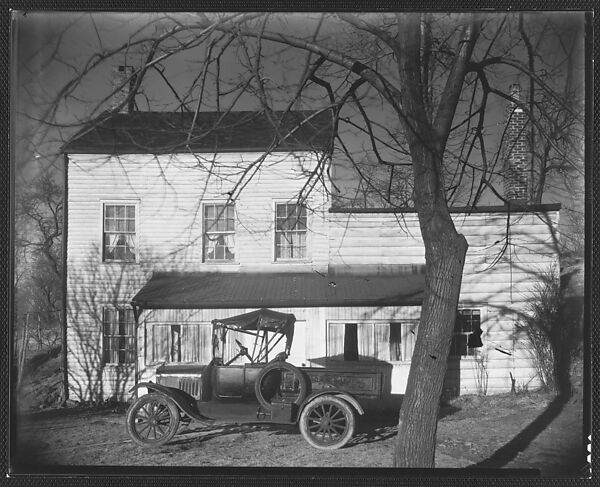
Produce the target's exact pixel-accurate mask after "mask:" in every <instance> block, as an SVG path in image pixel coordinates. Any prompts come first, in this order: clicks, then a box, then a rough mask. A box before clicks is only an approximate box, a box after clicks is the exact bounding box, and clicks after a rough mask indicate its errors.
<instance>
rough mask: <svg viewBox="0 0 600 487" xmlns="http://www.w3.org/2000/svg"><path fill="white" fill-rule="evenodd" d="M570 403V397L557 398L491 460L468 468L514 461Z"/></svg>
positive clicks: (500, 464) (492, 456) (496, 466)
mask: <svg viewBox="0 0 600 487" xmlns="http://www.w3.org/2000/svg"><path fill="white" fill-rule="evenodd" d="M568 401H569V397H568V396H556V397H555V398H554V399H553V400H552V401H551V402H550V404H548V407H547V408H546V409H545V410H544V411H543V412H542V413H541V414H540V415H539V416H538V417H537V418H535V419H534V420H533V421H532V422H531V423H530V424H529V425H528V426H527V427H526V428H525V429H523V430H522V431H521V432H520V433H519V434H518V435H516V436H515V437H514V438H513V439H512V440H510V441H509V442H508V443H506V444H505V445H503V446H502V447H500V448H499V449H498V450H496V451H495V452H494V453H493V454H492V455H491V456H490V457H489V458H486V459H485V460H482V461H481V462H478V463H476V464H474V465H470V466H469V467H467V468H500V467H504V466H505V465H506V464H508V463H509V462H510V461H512V460H514V459H515V458H516V457H517V455H518V454H519V453H520V452H522V451H523V450H525V449H526V448H527V447H528V446H529V445H530V444H531V442H532V441H533V440H535V438H536V437H537V436H538V435H539V434H540V433H541V432H542V431H544V430H545V429H546V428H547V427H548V426H549V425H550V423H552V421H554V419H556V417H557V416H558V415H559V414H560V413H561V411H562V410H563V408H564V407H565V404H567V402H568Z"/></svg>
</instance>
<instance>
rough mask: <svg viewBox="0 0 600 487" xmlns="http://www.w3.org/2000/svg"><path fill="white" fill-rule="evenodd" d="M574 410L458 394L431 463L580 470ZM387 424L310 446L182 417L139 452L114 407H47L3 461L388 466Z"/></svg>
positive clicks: (544, 397)
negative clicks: (159, 443) (338, 444)
mask: <svg viewBox="0 0 600 487" xmlns="http://www.w3.org/2000/svg"><path fill="white" fill-rule="evenodd" d="M582 409H583V407H582V403H581V400H580V399H578V398H575V399H572V400H571V401H569V402H568V403H566V404H564V403H560V402H558V401H556V400H554V399H553V397H552V396H551V395H548V394H542V393H525V394H518V395H515V394H506V395H501V396H488V397H485V396H465V397H461V398H458V399H456V400H454V401H453V402H451V403H450V404H447V405H445V406H444V407H443V408H442V410H441V414H440V416H441V419H440V421H439V427H438V445H437V452H436V467H441V468H464V467H469V468H492V469H493V468H505V469H512V468H523V469H532V468H533V469H539V471H540V473H541V475H543V476H553V477H554V476H569V477H580V476H582V475H584V472H585V471H584V470H583V469H582V466H583V460H584V454H583V448H582V425H583V414H582ZM394 423H395V418H389V419H388V420H381V419H380V420H378V421H372V420H371V421H368V422H367V421H364V420H363V421H360V422H359V423H358V429H357V434H356V437H355V438H354V439H353V440H352V442H351V443H350V444H349V445H348V446H347V447H345V448H343V449H341V450H335V451H320V450H316V449H313V448H312V447H310V446H309V445H308V443H306V442H305V441H304V440H303V438H302V436H301V435H300V433H299V432H298V429H297V427H292V426H290V427H281V426H277V427H276V426H269V425H250V424H242V425H238V424H232V423H217V424H215V425H213V426H211V427H203V426H201V425H199V424H197V423H191V424H190V425H189V426H188V427H187V428H186V429H183V430H181V431H180V432H179V433H178V434H177V436H175V438H173V440H171V442H170V443H168V444H167V445H165V446H163V447H159V448H157V449H144V448H141V447H139V446H137V445H136V444H134V443H132V441H131V440H130V439H129V437H128V436H127V433H126V431H125V410H124V408H123V406H117V407H115V406H113V407H112V408H104V409H98V408H96V409H85V408H81V407H77V408H71V409H59V410H47V411H42V412H37V413H27V414H24V415H21V416H20V417H18V418H17V424H16V440H17V441H16V450H14V453H15V454H16V456H15V457H14V458H13V461H12V465H13V467H14V468H15V469H17V470H18V471H21V472H26V471H32V470H34V469H35V470H38V471H39V470H41V471H44V470H45V469H48V467H50V468H56V466H63V467H73V466H84V465H85V466H169V467H222V466H235V467H363V468H364V467H390V466H391V463H392V453H393V448H394V437H395V434H396V429H395V426H394ZM67 471H68V469H67ZM117 471H118V470H117Z"/></svg>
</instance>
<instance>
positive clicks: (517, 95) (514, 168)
mask: <svg viewBox="0 0 600 487" xmlns="http://www.w3.org/2000/svg"><path fill="white" fill-rule="evenodd" d="M509 91H510V96H511V97H512V98H514V99H515V100H518V101H520V100H521V86H520V85H518V84H513V85H510V88H509ZM506 111H507V127H506V136H505V148H506V149H505V150H506V152H505V154H506V156H505V167H504V197H505V198H506V200H507V201H508V202H509V203H518V204H526V203H527V201H528V199H529V181H528V165H529V156H530V151H529V146H528V142H527V136H526V135H527V133H526V124H527V115H526V114H525V112H524V111H523V109H522V108H520V107H518V106H517V105H516V104H515V103H513V102H509V103H508V106H507V110H506Z"/></svg>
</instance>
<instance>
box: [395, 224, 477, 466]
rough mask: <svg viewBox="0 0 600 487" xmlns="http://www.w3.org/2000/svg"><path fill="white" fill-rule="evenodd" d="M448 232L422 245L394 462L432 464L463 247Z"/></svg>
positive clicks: (459, 238) (458, 237)
mask: <svg viewBox="0 0 600 487" xmlns="http://www.w3.org/2000/svg"><path fill="white" fill-rule="evenodd" d="M452 233H454V235H453V236H452V237H451V238H449V239H447V240H443V241H438V242H435V243H433V245H428V246H427V247H429V248H426V253H427V254H429V257H428V258H427V266H426V271H425V272H426V274H425V279H426V284H425V298H424V301H423V306H422V309H421V321H420V323H419V332H418V336H417V341H416V344H415V350H414V352H413V356H412V362H411V366H410V373H409V376H408V384H407V387H406V393H405V395H404V399H403V401H402V408H401V410H400V419H399V422H398V439H397V442H396V454H395V457H394V466H396V467H420V468H433V467H434V466H435V463H434V461H435V443H436V431H437V419H438V409H439V403H440V398H441V395H442V386H443V383H444V376H445V375H446V368H447V363H448V354H449V352H450V343H451V341H452V334H453V332H454V321H455V319H456V310H457V305H458V297H459V293H460V286H461V281H462V272H463V266H464V260H465V254H466V251H467V242H466V240H465V238H464V237H463V236H462V235H459V234H457V233H456V232H452ZM440 337H443V339H440Z"/></svg>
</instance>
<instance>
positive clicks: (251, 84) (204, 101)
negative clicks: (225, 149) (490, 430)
mask: <svg viewBox="0 0 600 487" xmlns="http://www.w3.org/2000/svg"><path fill="white" fill-rule="evenodd" d="M523 18H524V19H525V20H523ZM540 18H541V17H536V16H534V15H531V16H525V17H519V16H518V15H514V14H506V15H504V14H494V15H481V14H448V15H440V14H432V13H427V14H419V13H410V14H406V13H398V14H381V15H379V14H377V15H375V14H365V15H353V14H338V15H330V16H325V15H324V16H310V19H309V20H310V21H309V22H306V23H305V24H304V25H303V27H302V28H299V29H290V28H289V23H290V22H292V21H293V18H292V17H288V16H280V15H271V14H257V13H253V14H231V15H203V14H177V15H164V16H157V17H152V18H151V19H150V20H149V21H148V23H147V24H145V25H141V26H140V27H139V29H137V30H136V31H135V32H133V33H131V35H129V36H128V38H127V39H126V40H125V41H124V42H123V43H122V44H121V45H116V46H114V47H113V46H109V45H108V44H106V45H105V43H106V40H105V38H103V37H102V35H101V34H100V33H99V31H98V30H96V32H97V33H98V49H97V51H96V52H94V53H93V55H91V56H88V57H87V58H86V60H85V61H84V62H81V63H80V64H77V65H74V64H73V63H72V62H70V63H69V66H70V67H71V68H72V69H73V71H74V73H75V74H74V76H73V77H72V79H71V80H70V81H69V82H68V83H66V84H65V85H64V86H63V87H62V88H61V89H60V90H58V92H57V94H56V97H55V98H54V99H53V100H52V102H51V103H49V104H48V106H47V109H46V110H45V111H44V112H43V113H41V114H40V115H39V117H38V119H39V120H41V121H42V122H43V123H52V124H54V125H55V126H56V127H59V128H61V129H62V130H66V131H67V132H68V131H69V130H71V131H72V130H73V128H74V127H76V125H77V123H76V122H75V121H73V119H72V117H71V119H68V118H67V119H65V118H64V115H63V113H62V110H63V109H64V107H65V106H67V105H68V104H70V106H72V107H74V106H76V105H77V104H78V103H80V102H79V101H78V100H80V99H81V98H83V97H84V96H83V94H85V93H89V90H90V86H92V85H93V84H90V83H92V82H91V81H90V80H92V79H93V78H94V76H95V75H96V73H98V72H101V70H102V69H103V67H104V66H106V65H107V63H109V62H111V61H112V60H120V61H121V62H123V63H124V64H133V65H134V69H133V71H131V73H130V74H128V75H127V76H125V77H123V79H122V82H121V83H119V84H117V85H116V86H114V87H113V88H112V89H111V90H104V91H101V92H102V96H101V97H100V99H99V100H97V103H95V104H90V103H83V102H82V103H81V104H80V106H81V107H82V110H83V109H85V113H86V115H85V116H83V117H82V119H83V120H84V121H90V120H91V122H90V123H91V125H88V128H89V127H93V126H94V125H96V124H100V123H103V122H104V121H106V120H107V119H109V118H110V117H111V116H113V115H114V114H115V113H116V112H117V111H118V110H119V109H121V108H124V107H128V106H129V107H134V108H135V107H136V106H137V107H138V108H139V109H142V110H143V109H155V110H156V109H160V110H162V109H165V108H166V107H168V108H169V109H171V110H172V111H181V112H188V113H198V112H199V111H200V110H216V111H217V112H220V113H223V114H227V113H228V112H231V111H235V110H238V109H240V106H242V107H243V106H247V104H250V105H251V106H252V107H253V108H255V109H259V110H262V111H263V112H264V114H265V115H266V117H267V118H269V119H270V121H271V123H272V125H273V127H274V128H275V131H276V133H277V134H278V136H277V137H276V140H273V141H272V144H270V146H269V147H267V148H266V150H267V151H270V150H273V149H275V148H276V147H277V146H278V144H280V143H281V142H282V141H284V140H286V139H287V138H289V137H290V136H291V135H293V131H288V130H283V126H282V125H281V120H280V119H278V118H277V117H276V116H275V115H274V110H275V109H278V110H284V111H287V110H290V109H292V108H293V109H298V108H306V107H308V108H311V109H313V110H317V111H320V112H323V111H326V110H330V111H331V113H332V114H333V117H332V118H333V126H334V134H335V137H334V139H333V140H332V141H331V144H330V147H329V148H328V150H327V151H325V152H326V153H325V157H322V158H321V159H320V162H319V165H318V167H317V168H316V169H315V170H314V172H313V173H311V174H310V175H308V176H309V182H308V183H307V185H306V186H305V193H307V192H309V191H310V190H311V188H313V187H314V185H315V184H318V183H319V182H321V181H322V180H323V178H324V177H325V176H326V175H327V174H328V173H329V172H330V170H331V166H332V164H334V163H335V161H338V165H339V161H345V163H346V164H349V165H350V166H352V167H354V168H355V172H354V173H353V174H354V175H355V177H356V178H357V180H359V181H361V183H360V184H362V185H365V186H364V187H370V188H376V189H377V192H378V193H379V195H380V196H382V197H383V200H384V201H387V202H388V203H389V202H391V203H392V204H398V202H402V203H404V204H411V205H414V207H415V209H416V211H417V213H418V217H419V222H420V227H421V233H422V236H423V240H424V245H425V260H426V289H425V297H424V301H423V305H422V311H421V321H420V325H419V333H418V338H417V342H416V345H415V350H414V354H413V358H412V363H411V369H410V375H409V379H408V386H407V389H406V394H405V397H404V400H403V404H402V409H401V411H400V418H399V431H398V440H397V448H396V452H395V457H394V465H395V466H402V467H433V466H434V454H435V437H436V428H437V413H438V407H439V400H440V396H441V393H442V384H443V378H444V375H445V372H446V368H447V358H448V354H449V349H450V342H451V337H452V334H453V329H454V320H455V316H456V309H457V304H458V299H459V293H460V287H461V280H462V273H463V265H464V260H465V255H466V251H467V242H466V240H465V238H464V237H463V236H462V235H461V234H459V233H458V232H457V230H456V228H455V226H454V223H453V220H452V218H451V216H450V212H449V206H450V205H451V204H455V203H462V204H464V205H472V206H474V205H477V204H480V203H482V202H486V201H490V200H494V199H496V201H497V199H498V198H499V199H500V200H501V201H505V199H504V197H503V196H502V194H501V191H499V190H498V189H497V187H496V186H498V185H499V184H501V183H502V180H503V177H502V176H503V173H504V170H503V168H502V159H501V157H500V155H501V151H500V146H501V145H502V138H501V137H499V136H498V134H499V133H501V132H502V130H501V129H500V128H499V127H501V125H502V124H503V123H504V118H503V114H502V116H498V113H499V112H503V108H502V109H499V108H498V107H499V106H502V107H504V105H505V104H506V102H511V103H513V105H514V106H518V107H519V108H520V109H522V110H523V111H524V112H525V113H526V114H527V116H528V120H529V123H530V126H531V127H532V131H531V134H532V135H531V137H532V140H534V142H535V144H536V147H540V148H541V149H540V150H541V151H542V153H544V154H545V152H544V151H546V148H550V149H549V150H547V153H548V156H547V157H545V156H544V155H543V154H542V157H540V158H539V160H540V164H541V165H540V166H539V167H540V168H541V169H540V170H539V171H540V178H541V179H543V178H544V177H546V174H547V173H548V171H549V169H548V168H549V167H550V166H552V164H553V163H552V162H551V159H552V160H554V158H557V157H563V156H564V157H565V160H566V158H569V159H570V160H573V159H576V157H574V156H573V155H572V154H567V153H568V152H569V151H570V148H568V147H566V146H563V145H562V144H561V143H557V141H556V136H557V134H560V133H562V131H563V130H567V129H568V128H569V127H571V126H572V125H574V126H579V124H580V123H581V120H580V118H581V117H580V115H579V111H578V109H577V107H574V106H573V105H572V104H571V103H570V102H569V101H567V99H568V98H567V96H566V95H567V94H568V93H570V91H571V90H570V89H568V90H566V91H565V90H561V89H560V86H561V84H562V85H565V77H564V75H562V74H561V75H559V76H555V77H554V78H552V77H551V76H544V75H542V73H541V70H542V69H545V66H546V65H547V64H548V63H549V62H550V61H548V60H547V58H548V57H549V56H550V57H551V56H553V55H555V54H556V50H555V49H554V48H555V45H552V43H551V42H550V41H549V40H548V38H547V36H545V31H544V29H538V30H530V29H528V25H529V22H531V23H534V24H535V22H536V20H537V19H540ZM91 21H92V24H93V25H94V26H96V24H95V23H94V17H93V16H92V17H91ZM579 22H580V23H581V19H579ZM294 31H295V33H294ZM332 33H333V35H332ZM554 39H555V40H554V41H553V42H556V38H554ZM57 52H59V51H55V52H53V55H56V56H58V54H57ZM177 56H180V57H181V59H182V61H181V62H182V63H184V64H186V65H187V67H188V69H187V71H186V77H185V82H183V83H182V82H181V80H180V78H179V77H178V76H176V74H177V73H178V69H180V66H181V64H179V65H178V64H177V63H176V62H175V59H176V58H177ZM528 60H529V62H528ZM534 60H535V62H533V61H534ZM232 66H235V68H232ZM194 70H195V71H194ZM507 78H510V79H512V80H517V81H520V80H525V81H527V83H528V84H529V86H530V96H531V98H530V100H534V103H535V105H534V104H533V103H532V102H531V101H530V102H529V103H528V102H527V101H524V100H521V99H517V98H515V97H514V96H512V94H511V93H510V92H509V91H507V88H508V86H506V85H507V83H506V79H507ZM551 78H552V79H551ZM158 86H160V92H161V93H162V95H163V96H162V98H161V100H160V101H156V90H157V89H158V88H157V87H158ZM86 87H87V88H86ZM531 87H532V88H531ZM123 88H127V89H128V91H129V93H128V95H127V96H125V97H122V98H120V99H119V102H118V103H117V104H116V106H115V105H113V107H112V111H104V110H105V109H107V108H109V105H110V100H111V98H112V96H113V95H114V94H115V93H116V92H118V91H120V90H122V89H123ZM86 89H87V91H86ZM565 89H566V88H565ZM244 104H246V105H244ZM549 107H551V108H549ZM557 110H560V112H561V113H564V118H562V119H559V120H557V119H555V117H554V116H553V114H556V111H557ZM61 117H63V118H61ZM553 118H554V120H553ZM194 120H195V117H193V118H192V123H191V126H190V127H189V128H188V131H189V132H188V141H189V140H190V139H191V138H193V137H197V136H198V134H197V132H196V131H195V127H194ZM220 120H222V119H219V118H217V119H216V121H215V126H214V127H213V128H212V130H214V131H218V130H219V128H220V127H219V122H220ZM304 123H310V118H309V119H307V120H304V121H302V122H301V124H304ZM490 126H492V127H493V128H494V130H493V131H490ZM209 132H210V130H209V131H208V133H209ZM491 132H493V133H491ZM206 135H207V134H206V133H204V134H203V135H202V136H206ZM357 140H362V141H363V142H362V143H357ZM544 144H547V145H544ZM215 149H216V150H218V147H215ZM262 160H263V159H261V158H259V159H257V160H256V161H254V162H253V163H252V164H250V165H249V167H248V168H247V169H246V170H245V171H244V172H243V174H241V175H240V178H239V181H238V182H237V184H236V187H235V190H234V191H233V192H232V194H230V197H232V198H234V197H235V195H236V193H237V192H239V191H242V190H243V188H244V186H245V184H246V183H247V181H248V180H249V178H251V177H253V175H255V174H257V172H258V171H260V167H261V164H262ZM365 161H372V162H371V166H369V168H370V169H372V168H373V167H377V166H379V165H382V166H385V167H386V168H387V170H388V171H389V173H390V178H389V179H388V182H389V183H390V184H388V185H387V188H386V187H385V186H386V185H383V186H382V185H381V184H380V183H377V184H374V181H375V180H376V179H374V178H373V177H371V176H372V174H371V172H370V170H369V171H364V170H363V171H361V167H362V166H361V164H362V163H364V162H365ZM200 162H201V161H199V165H200ZM202 162H203V163H206V161H202ZM407 171H408V172H407ZM394 173H395V176H394ZM398 175H401V176H400V178H399V179H398ZM407 175H409V176H410V177H409V178H408V177H407ZM395 178H396V179H395ZM541 179H540V180H538V183H537V186H536V190H535V195H536V198H538V196H537V195H538V194H540V195H541V194H542V193H543V191H544V190H545V188H546V187H547V184H546V183H545V182H543V181H541ZM398 181H408V182H407V183H406V184H404V183H403V184H398ZM334 184H335V181H334ZM357 187H358V185H357ZM407 191H408V192H409V194H401V195H399V194H394V193H396V192H407ZM298 197H299V198H303V197H305V195H299V196H298Z"/></svg>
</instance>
